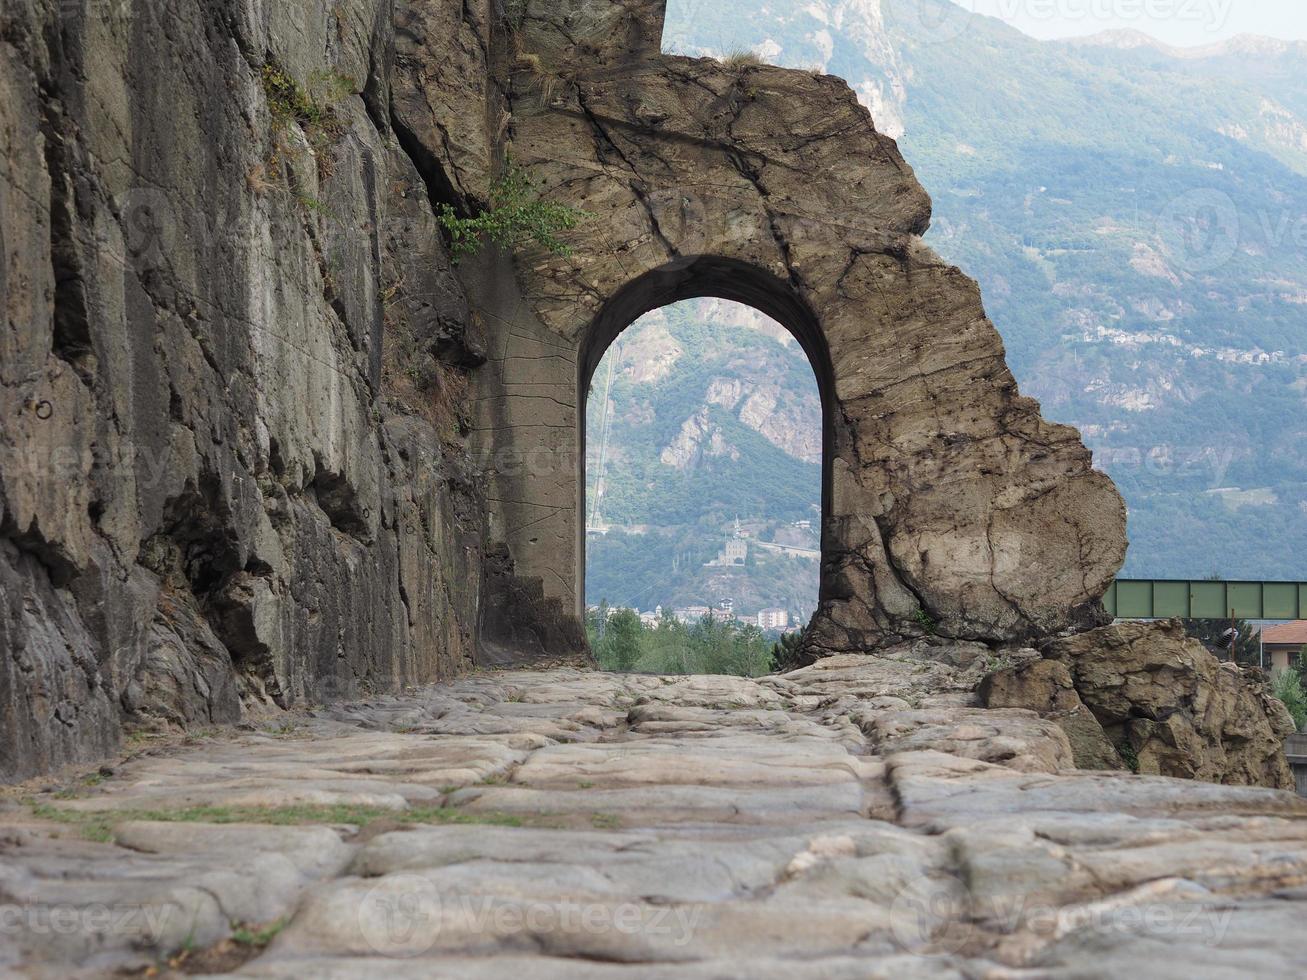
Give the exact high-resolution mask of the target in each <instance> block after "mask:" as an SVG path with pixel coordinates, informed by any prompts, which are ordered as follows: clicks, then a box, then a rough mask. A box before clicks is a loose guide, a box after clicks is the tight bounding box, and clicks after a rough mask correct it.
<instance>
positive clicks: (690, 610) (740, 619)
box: [590, 599, 803, 633]
mask: <svg viewBox="0 0 1307 980" xmlns="http://www.w3.org/2000/svg"><path fill="white" fill-rule="evenodd" d="M621 608H622V607H612V608H610V609H609V610H608V615H609V616H611V615H612V614H613V613H615V612H618V611H619V610H620V609H621ZM598 609H599V607H598V606H591V607H590V610H591V611H592V612H597V611H598ZM631 611H632V612H634V613H635V614H636V615H638V616H639V617H640V622H642V623H644V624H645V625H646V626H649V627H654V626H657V625H658V624H659V622H661V621H662V619H663V616H664V615H666V613H667V612H668V610H666V609H664V608H663V607H662V606H655V607H654V608H653V609H652V610H649V611H646V612H641V611H640V610H639V609H632V610H631ZM670 612H671V614H672V618H673V619H675V620H676V621H677V622H678V623H685V624H686V625H689V624H692V623H697V622H699V620H701V619H704V618H706V617H707V616H709V615H711V616H713V617H714V618H715V619H719V620H730V621H731V622H736V623H740V624H741V625H744V626H757V627H758V628H759V629H761V630H764V631H766V632H769V633H770V632H776V633H795V632H797V631H799V630H800V629H802V628H803V627H802V625H800V623H799V622H798V621H797V619H795V618H794V617H791V615H790V613H789V610H787V609H781V608H779V607H772V608H769V609H760V610H758V612H756V613H750V614H748V615H741V614H739V613H736V611H735V603H734V601H733V600H731V599H723V600H722V601H721V602H719V603H718V604H717V605H716V606H715V607H713V606H683V607H680V608H677V609H672V610H670Z"/></svg>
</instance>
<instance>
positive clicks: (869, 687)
mask: <svg viewBox="0 0 1307 980" xmlns="http://www.w3.org/2000/svg"><path fill="white" fill-rule="evenodd" d="M984 656H985V655H984V653H983V652H981V651H979V650H970V649H964V650H962V651H961V652H957V651H954V656H953V658H952V659H951V660H950V659H948V658H945V659H944V660H943V661H941V660H940V659H939V658H938V656H937V655H934V654H931V653H930V652H929V651H923V652H921V653H920V655H914V654H913V653H912V651H907V652H902V651H900V652H899V653H897V654H896V655H894V656H890V657H840V658H835V659H834V660H833V661H830V662H826V663H823V664H819V665H817V666H816V667H813V668H808V669H805V670H801V671H797V672H794V673H791V674H788V675H785V676H783V677H774V678H762V679H759V680H747V679H741V678H713V677H693V678H659V677H645V676H625V675H612V674H603V673H598V672H583V671H578V670H571V669H557V670H548V671H540V672H535V673H493V674H478V675H474V676H471V677H468V678H466V679H465V680H463V681H460V682H457V683H455V684H451V685H447V686H444V687H441V688H432V689H426V690H419V691H413V692H411V693H410V694H408V695H405V696H402V697H398V696H396V697H381V698H373V699H369V700H368V701H366V702H359V703H354V704H349V705H340V706H333V707H330V708H325V709H320V710H317V711H314V712H311V713H301V714H296V715H291V716H287V717H286V718H285V719H283V720H282V721H279V722H277V723H272V724H268V725H266V726H264V729H263V730H260V731H228V732H219V733H215V734H214V736H213V737H211V738H205V739H200V740H196V741H195V742H194V744H189V745H182V746H175V747H173V748H170V749H168V750H166V751H159V750H154V749H149V750H142V751H140V752H139V753H138V754H137V755H136V756H134V757H130V758H127V759H125V760H123V761H122V762H120V763H118V764H116V765H115V766H113V767H112V768H113V771H112V774H111V775H109V776H108V777H102V776H99V775H97V774H94V773H92V774H89V776H88V778H85V779H71V778H70V779H69V780H67V781H65V782H63V783H62V784H60V783H52V784H51V785H48V786H45V787H36V788H35V789H30V790H29V791H27V792H26V795H24V797H23V798H22V799H14V798H12V795H11V798H10V799H9V801H8V802H7V803H4V804H0V806H3V808H2V809H0V912H2V913H3V914H4V918H3V920H0V976H6V975H14V976H24V977H59V978H61V980H62V978H65V977H82V976H85V977H108V976H142V975H147V973H148V971H151V970H152V971H154V972H153V973H148V975H152V976H169V975H181V974H182V973H187V974H191V975H195V974H198V975H208V976H212V977H263V978H283V977H286V978H289V977H296V978H300V977H314V978H333V977H338V978H362V977H376V976H385V977H387V978H391V980H403V978H407V977H424V978H425V977H459V978H465V977H472V978H477V977H487V978H489V977H495V978H499V977H515V976H521V977H531V978H538V977H544V978H551V977H560V978H561V977H567V978H569V980H570V978H582V980H585V978H597V980H598V978H637V977H638V978H641V980H643V978H646V977H652V978H661V977H667V978H671V977H677V978H682V977H690V978H719V977H720V978H727V977H730V978H735V977H741V976H748V977H762V978H767V977H784V978H786V980H795V978H798V980H803V978H814V980H815V978H843V977H849V978H853V977H857V978H877V977H885V978H890V977H893V978H901V977H904V978H913V977H921V978H931V980H934V978H953V977H968V978H975V977H984V978H987V980H990V978H992V980H1003V978H1013V980H1016V978H1022V980H1026V978H1029V980H1035V978H1038V980H1043V978H1051V977H1057V978H1067V980H1070V978H1081V977H1108V976H1122V975H1141V976H1150V977H1151V976H1159V977H1170V976H1175V977H1179V976H1182V975H1183V976H1185V977H1187V978H1188V977H1194V976H1202V977H1208V976H1213V977H1224V976H1229V977H1234V976H1236V975H1238V976H1272V975H1274V976H1292V975H1301V974H1302V973H1303V972H1304V966H1305V965H1307V964H1304V962H1303V959H1304V957H1303V954H1302V953H1301V952H1300V946H1301V944H1300V943H1299V942H1298V939H1297V926H1298V924H1300V923H1301V921H1302V920H1303V917H1304V915H1307V805H1305V804H1304V803H1303V801H1301V800H1299V799H1297V798H1296V797H1294V796H1292V795H1289V794H1286V793H1282V792H1276V791H1269V790H1259V789H1249V788H1241V787H1234V786H1216V785H1209V784H1201V783H1194V782H1182V781H1178V780H1172V779H1163V778H1158V777H1138V776H1132V775H1129V774H1125V773H1091V772H1082V771H1078V770H1074V769H1072V768H1071V763H1070V756H1069V753H1068V752H1067V751H1066V742H1065V737H1064V736H1063V735H1062V734H1061V733H1060V731H1059V730H1057V729H1056V728H1054V727H1052V726H1049V725H1048V724H1047V723H1045V722H1043V721H1042V720H1040V719H1039V718H1038V717H1037V716H1035V715H1033V714H1031V713H1029V712H1025V711H1019V710H995V711H985V710H983V709H980V708H978V707H977V706H976V704H975V699H974V696H973V695H972V693H971V692H970V688H969V687H968V685H970V686H971V687H974V685H975V684H976V683H977V676H973V675H979V672H980V667H978V666H977V665H978V664H981V663H982V661H983V658H984ZM954 661H956V662H954Z"/></svg>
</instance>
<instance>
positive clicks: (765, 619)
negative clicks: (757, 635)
mask: <svg viewBox="0 0 1307 980" xmlns="http://www.w3.org/2000/svg"><path fill="white" fill-rule="evenodd" d="M789 625H790V614H789V613H788V612H786V611H785V610H784V609H762V610H759V612H758V628H759V629H764V630H783V629H785V628H786V627H787V626H789Z"/></svg>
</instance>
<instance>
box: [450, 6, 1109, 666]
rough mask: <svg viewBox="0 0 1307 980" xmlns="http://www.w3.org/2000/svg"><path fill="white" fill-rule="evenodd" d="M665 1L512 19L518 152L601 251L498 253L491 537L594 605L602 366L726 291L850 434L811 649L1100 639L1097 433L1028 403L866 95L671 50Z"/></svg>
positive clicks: (491, 296) (831, 499) (831, 465)
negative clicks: (1063, 632) (588, 486)
mask: <svg viewBox="0 0 1307 980" xmlns="http://www.w3.org/2000/svg"><path fill="white" fill-rule="evenodd" d="M662 8H663V4H662V3H659V2H653V0H640V2H629V0H621V2H617V0H590V2H588V3H584V4H582V3H579V2H574V3H566V4H558V3H535V2H528V0H518V2H517V3H513V4H509V7H508V9H509V24H508V30H509V31H510V34H511V37H512V41H513V45H512V50H511V51H510V52H509V55H508V56H507V57H506V65H507V68H506V72H505V73H506V76H507V80H506V85H505V98H506V99H507V104H508V111H509V115H508V116H507V117H506V118H505V133H506V137H507V139H508V140H509V141H510V142H511V144H512V154H513V159H514V161H515V162H516V163H517V164H518V165H520V166H524V167H526V168H528V169H529V171H530V173H531V174H532V176H533V177H534V179H535V180H536V182H537V184H538V185H539V186H540V187H541V188H543V189H545V191H546V193H547V195H548V197H549V198H550V199H551V200H554V201H556V202H558V203H563V204H568V205H571V206H574V207H577V208H583V209H586V210H588V211H589V212H591V213H592V214H594V215H595V218H594V219H593V220H591V221H589V222H586V223H584V224H583V225H582V226H581V227H580V228H579V229H578V230H577V232H576V233H575V234H574V235H573V236H572V238H571V239H569V241H570V243H571V244H573V245H574V246H575V254H574V255H573V256H571V257H562V256H555V255H550V254H546V253H543V252H530V251H528V252H524V253H522V254H520V255H519V257H518V259H519V260H518V262H517V265H516V268H515V269H512V268H509V267H508V266H507V265H505V264H503V263H500V264H499V265H495V264H494V263H493V262H492V261H491V260H489V259H487V260H485V261H484V262H483V263H482V265H481V268H480V275H481V279H482V281H481V283H480V285H479V287H478V288H476V289H474V290H473V296H474V301H476V302H479V303H483V304H488V305H492V306H493V308H494V317H495V319H496V320H502V321H503V322H504V323H505V324H506V325H507V329H506V330H504V331H502V332H497V336H496V337H495V338H494V340H493V343H494V344H495V345H496V347H495V349H494V350H493V351H492V355H491V358H490V362H489V364H488V365H487V367H486V368H485V369H484V370H482V371H480V372H478V374H477V377H476V379H475V380H476V384H477V388H478V391H479V399H478V404H479V407H480V416H481V417H480V421H479V422H478V425H477V437H476V438H477V441H478V444H479V446H480V451H481V454H482V455H483V456H484V457H485V458H502V459H506V460H510V461H518V460H523V459H531V460H538V461H541V464H542V465H540V466H539V467H532V466H523V465H515V466H504V467H497V468H494V469H493V470H492V471H491V472H489V473H488V474H487V476H488V481H487V483H488V487H489V490H488V493H489V495H490V497H491V499H492V501H495V502H498V503H497V505H492V514H491V518H490V533H491V536H492V538H494V539H495V540H496V541H502V542H503V543H504V544H505V545H506V546H507V547H508V549H509V552H510V553H511V554H512V556H513V558H514V560H515V562H516V566H517V568H518V569H519V571H520V573H521V574H523V575H527V576H531V577H533V578H537V579H539V580H541V581H542V582H543V583H544V589H545V592H546V594H547V595H549V596H554V597H557V598H558V599H559V601H560V602H562V603H563V605H564V606H571V607H573V608H575V607H576V606H577V604H578V603H579V601H580V596H581V595H582V594H583V592H582V590H581V584H582V582H581V575H582V571H583V562H582V554H581V551H582V539H581V535H580V526H579V521H580V508H579V506H578V499H579V496H580V494H579V488H580V487H581V486H582V485H583V484H582V482H581V481H582V478H583V473H582V472H581V462H580V459H579V457H578V449H577V443H578V438H579V436H580V433H579V432H578V429H579V426H580V420H581V419H582V418H583V405H584V398H585V396H586V392H587V389H588V385H589V383H590V378H591V373H592V372H593V371H594V369H595V367H596V366H597V364H598V363H599V360H600V358H601V357H602V355H603V352H604V350H605V349H606V348H607V346H608V345H609V344H610V343H611V342H612V341H613V339H614V338H615V337H616V336H617V335H618V334H619V333H620V332H621V331H622V330H623V329H625V328H626V327H627V326H628V325H629V324H630V323H631V322H632V321H633V320H634V319H635V318H636V317H638V316H639V315H641V314H643V313H645V312H647V311H648V310H650V309H654V308H657V307H659V306H661V305H664V304H666V303H669V302H672V301H676V300H681V299H687V298H693V297H698V296H715V297H719V298H724V299H730V300H735V301H738V302H743V303H747V304H750V305H753V306H754V307H756V308H757V309H759V310H761V311H762V312H764V313H766V314H767V315H769V316H772V317H774V318H775V319H777V320H778V321H780V322H781V323H782V324H784V325H785V326H786V327H787V328H788V329H789V330H790V331H791V332H793V333H794V334H795V336H796V337H797V338H798V340H799V341H800V343H802V344H803V346H804V349H805V351H806V352H807V354H808V356H809V358H810V359H811V361H812V363H813V367H814V370H815V372H816V374H817V377H818V382H819V385H820V387H821V390H822V396H823V402H824V416H825V420H824V421H825V446H824V459H823V468H824V473H825V476H824V483H825V508H824V509H825V521H824V533H823V553H824V562H823V574H822V591H821V605H820V611H819V612H818V614H817V616H816V619H815V620H814V622H813V629H812V630H811V632H810V635H809V641H808V643H809V655H810V656H819V655H822V654H827V653H832V652H837V651H847V650H860V649H867V648H871V647H876V646H883V645H886V644H892V643H894V642H897V641H899V640H901V639H904V638H907V637H912V636H920V635H922V634H923V632H925V631H924V630H923V626H922V624H923V623H926V622H931V621H933V622H934V623H935V624H937V625H936V631H937V632H938V633H940V634H941V635H944V636H948V637H953V638H967V639H976V640H985V641H990V642H1011V641H1015V640H1022V639H1025V638H1029V637H1034V636H1037V635H1040V634H1044V633H1049V632H1056V631H1058V630H1060V629H1062V628H1064V627H1066V626H1068V625H1070V624H1073V623H1077V624H1084V623H1089V624H1093V623H1095V621H1096V618H1097V616H1098V614H1099V610H1098V598H1099V596H1100V595H1101V593H1102V591H1103V590H1104V588H1105V587H1106V585H1107V584H1108V583H1109V581H1110V579H1111V578H1112V576H1113V575H1114V573H1115V572H1116V571H1117V569H1118V568H1119V566H1120V562H1121V560H1122V558H1123V555H1124V546H1125V536H1124V522H1125V511H1124V507H1123V505H1122V503H1121V500H1120V497H1119V496H1118V495H1117V493H1116V491H1115V489H1114V488H1113V486H1112V485H1111V483H1110V481H1109V480H1108V479H1107V478H1106V477H1105V476H1103V475H1102V474H1100V473H1098V472H1096V471H1094V470H1093V468H1092V467H1091V465H1090V457H1089V454H1088V452H1087V451H1086V450H1085V448H1084V447H1083V445H1082V444H1081V442H1080V439H1079V437H1078V435H1077V433H1075V432H1074V431H1073V430H1071V429H1067V428H1064V427H1059V426H1054V425H1050V424H1049V423H1047V422H1045V421H1044V420H1043V419H1042V418H1041V417H1040V414H1039V408H1038V405H1037V404H1036V403H1035V402H1033V401H1031V400H1029V399H1026V398H1023V397H1021V395H1020V393H1019V392H1018V390H1017V387H1016V383H1015V381H1014V380H1013V377H1012V375H1011V373H1010V372H1009V371H1008V368H1007V366H1006V364H1005V362H1004V351H1003V345H1002V343H1001V341H1000V339H999V336H998V334H997V332H996V331H995V330H994V327H993V326H992V324H990V322H989V321H988V320H987V319H986V317H985V313H984V309H983V306H982V305H981V301H980V296H979V293H978V290H977V288H976V285H975V283H973V282H972V281H971V280H969V279H967V278H966V277H965V276H964V275H963V274H962V273H961V272H959V271H958V270H957V269H953V268H950V267H948V266H946V265H945V264H944V263H943V262H942V261H941V260H940V259H939V258H938V257H937V256H935V255H934V253H932V252H931V251H930V249H928V248H926V247H925V246H924V245H923V244H922V242H921V238H920V235H921V234H922V233H923V232H924V231H925V229H926V227H927V225H928V223H929V216H930V201H929V198H928V197H927V196H926V193H925V191H924V190H923V189H922V188H921V187H920V185H919V184H918V183H917V182H916V180H915V178H914V176H913V173H912V170H911V168H910V167H909V166H908V165H907V163H906V162H905V161H904V160H903V158H902V157H901V156H900V154H899V152H898V149H897V147H896V145H895V144H894V141H893V140H891V139H889V138H888V137H887V136H885V135H884V134H883V133H881V132H879V131H877V129H876V126H875V125H874V123H873V121H872V120H871V118H870V117H869V116H868V114H867V112H866V110H865V109H863V108H862V107H861V106H860V105H859V104H858V101H857V99H856V97H855V95H854V93H853V92H852V91H851V90H850V89H849V88H848V86H847V85H846V84H845V83H844V82H842V81H840V80H839V79H835V78H831V77H824V76H814V75H812V74H809V73H806V72H796V71H785V70H781V69H775V68H768V67H763V66H758V65H733V64H723V63H720V62H716V61H712V60H694V59H687V58H677V57H669V56H663V55H661V54H659V53H658V38H659V36H660V31H661V26H662Z"/></svg>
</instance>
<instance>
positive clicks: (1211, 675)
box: [980, 621, 1294, 789]
mask: <svg viewBox="0 0 1307 980" xmlns="http://www.w3.org/2000/svg"><path fill="white" fill-rule="evenodd" d="M1045 656H1046V657H1047V658H1048V659H1044V660H1039V661H1034V662H1032V663H1027V664H1023V665H1021V666H1018V667H1014V668H1011V669H1008V670H1005V671H1001V672H999V673H996V674H994V675H992V676H990V677H988V678H986V680H985V682H984V684H983V685H982V687H981V692H980V693H981V697H982V699H983V700H984V701H985V703H986V704H987V705H989V706H990V707H995V708H1028V709H1031V710H1034V711H1037V712H1039V713H1040V714H1041V715H1042V716H1044V717H1045V718H1049V719H1052V720H1054V721H1057V722H1058V724H1059V725H1061V726H1062V728H1063V729H1064V730H1065V731H1066V733H1067V736H1068V738H1070V740H1071V743H1072V747H1073V749H1074V751H1075V758H1076V763H1077V765H1079V766H1080V767H1081V768H1086V769H1104V768H1121V767H1122V765H1123V764H1128V765H1129V766H1130V768H1132V769H1135V770H1136V771H1138V772H1142V773H1151V774H1155V775H1162V776H1177V777H1181V778H1184V779H1202V780H1206V781H1209V782H1216V783H1227V784H1231V785H1241V786H1243V785H1247V786H1272V787H1278V788H1284V789H1290V788H1292V787H1293V785H1294V783H1293V777H1292V774H1291V773H1290V771H1289V766H1288V763H1287V762H1286V761H1285V758H1284V738H1285V736H1286V735H1289V734H1291V733H1292V732H1293V731H1294V724H1293V719H1292V718H1290V717H1289V714H1288V711H1287V710H1286V709H1285V707H1284V705H1283V704H1282V703H1281V702H1280V701H1279V700H1278V699H1276V698H1274V697H1272V696H1271V695H1270V693H1269V692H1268V690H1267V685H1266V683H1265V680H1264V677H1263V676H1262V674H1261V672H1260V671H1256V670H1245V669H1243V668H1241V667H1239V666H1237V665H1236V664H1228V663H1221V662H1220V661H1218V660H1217V659H1216V658H1215V657H1213V656H1212V655H1211V654H1210V653H1209V652H1208V651H1207V650H1206V648H1204V647H1203V645H1202V644H1201V643H1199V642H1198V641H1197V640H1193V639H1190V638H1189V637H1188V636H1186V634H1185V632H1184V627H1183V625H1182V624H1181V623H1180V622H1178V621H1172V622H1169V623H1128V624H1123V625H1119V626H1112V627H1108V628H1106V629H1101V630H1096V631H1094V632H1091V633H1085V634H1082V635H1080V636H1075V637H1070V638H1067V639H1059V640H1056V641H1054V642H1053V643H1051V644H1050V645H1049V646H1048V648H1047V650H1046V652H1045Z"/></svg>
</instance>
